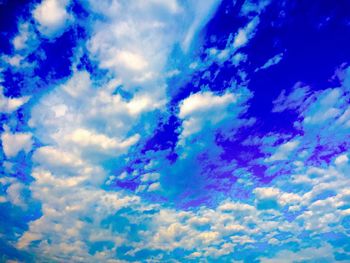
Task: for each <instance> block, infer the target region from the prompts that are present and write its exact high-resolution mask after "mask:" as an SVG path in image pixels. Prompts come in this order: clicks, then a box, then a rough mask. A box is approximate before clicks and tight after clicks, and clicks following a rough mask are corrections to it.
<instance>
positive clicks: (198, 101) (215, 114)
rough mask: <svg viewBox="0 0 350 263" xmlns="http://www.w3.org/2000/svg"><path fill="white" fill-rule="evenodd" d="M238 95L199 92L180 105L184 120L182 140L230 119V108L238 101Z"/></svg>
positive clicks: (181, 116) (180, 115) (181, 115)
mask: <svg viewBox="0 0 350 263" xmlns="http://www.w3.org/2000/svg"><path fill="white" fill-rule="evenodd" d="M238 96H239V95H238V94H237V95H236V94H233V93H230V92H226V93H225V94H223V95H216V94H215V93H213V92H210V91H206V92H199V93H195V94H192V95H191V96H189V97H188V98H186V99H184V100H183V101H182V102H181V104H180V111H179V117H180V118H181V119H182V120H183V131H182V132H181V138H182V140H184V139H185V138H186V137H188V136H191V135H192V134H195V133H198V132H200V131H201V130H202V129H203V128H204V126H206V125H209V126H215V124H217V123H219V122H220V121H222V120H224V119H226V118H228V117H230V111H232V112H233V110H231V109H230V108H231V107H233V106H234V105H235V104H236V103H237V101H238Z"/></svg>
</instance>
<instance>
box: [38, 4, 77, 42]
mask: <svg viewBox="0 0 350 263" xmlns="http://www.w3.org/2000/svg"><path fill="white" fill-rule="evenodd" d="M68 5H69V0H43V1H42V2H41V3H40V4H38V5H37V6H36V7H35V9H34V10H33V17H34V19H35V20H36V21H37V22H38V24H39V27H38V29H39V31H40V32H41V33H42V34H43V35H44V36H46V37H49V38H50V37H56V36H58V35H60V34H61V33H62V32H63V30H64V29H65V27H66V26H67V25H68V24H69V23H70V21H71V20H72V16H71V15H70V14H69V13H68V12H67V10H66V8H67V6H68Z"/></svg>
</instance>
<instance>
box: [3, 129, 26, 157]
mask: <svg viewBox="0 0 350 263" xmlns="http://www.w3.org/2000/svg"><path fill="white" fill-rule="evenodd" d="M1 141H2V147H3V150H4V153H5V155H6V156H7V158H11V157H15V156H16V155H17V154H18V153H19V152H20V151H22V150H24V151H25V152H26V153H28V152H29V151H30V150H31V149H32V144H33V140H32V135H31V134H30V133H23V132H18V133H11V132H10V131H8V129H5V132H4V133H2V134H1Z"/></svg>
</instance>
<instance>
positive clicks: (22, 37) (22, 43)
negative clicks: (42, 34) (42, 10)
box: [12, 23, 30, 50]
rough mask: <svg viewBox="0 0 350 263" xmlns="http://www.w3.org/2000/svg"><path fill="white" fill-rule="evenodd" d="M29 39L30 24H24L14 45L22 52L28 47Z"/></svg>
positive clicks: (14, 40)
mask: <svg viewBox="0 0 350 263" xmlns="http://www.w3.org/2000/svg"><path fill="white" fill-rule="evenodd" d="M29 39H30V33H29V24H28V23H23V24H20V25H19V33H18V35H17V36H16V37H15V38H14V39H13V40H12V44H13V46H14V48H15V49H16V50H22V49H25V48H26V47H27V44H28V41H29Z"/></svg>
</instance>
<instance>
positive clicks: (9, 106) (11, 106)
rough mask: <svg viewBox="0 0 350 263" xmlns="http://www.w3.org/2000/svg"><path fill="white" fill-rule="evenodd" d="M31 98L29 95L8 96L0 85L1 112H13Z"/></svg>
mask: <svg viewBox="0 0 350 263" xmlns="http://www.w3.org/2000/svg"><path fill="white" fill-rule="evenodd" d="M29 99H30V97H29V96H24V97H19V98H11V97H6V96H5V95H4V94H3V87H1V86H0V112H1V113H12V112H13V111H16V110H17V109H18V108H20V107H21V106H22V105H23V104H25V103H26V102H28V101H29Z"/></svg>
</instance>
